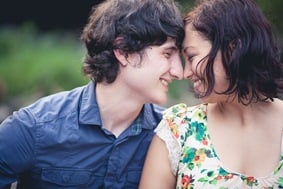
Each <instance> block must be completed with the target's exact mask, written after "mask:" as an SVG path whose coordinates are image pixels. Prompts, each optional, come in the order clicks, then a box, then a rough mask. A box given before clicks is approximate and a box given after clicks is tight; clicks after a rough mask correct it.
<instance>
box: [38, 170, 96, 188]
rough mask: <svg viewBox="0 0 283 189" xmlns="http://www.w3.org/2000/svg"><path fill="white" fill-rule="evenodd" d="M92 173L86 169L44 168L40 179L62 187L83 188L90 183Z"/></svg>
mask: <svg viewBox="0 0 283 189" xmlns="http://www.w3.org/2000/svg"><path fill="white" fill-rule="evenodd" d="M91 176H92V172H91V171H90V170H86V169H73V168H71V169H70V168H44V169H42V173H41V179H42V180H43V181H45V182H48V183H50V184H51V183H52V184H55V185H57V186H64V187H67V186H68V187H76V188H77V187H80V186H81V187H83V186H87V184H88V183H89V182H90V180H91Z"/></svg>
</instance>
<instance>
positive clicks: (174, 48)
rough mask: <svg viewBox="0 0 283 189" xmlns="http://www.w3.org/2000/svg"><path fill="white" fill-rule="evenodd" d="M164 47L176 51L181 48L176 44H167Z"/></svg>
mask: <svg viewBox="0 0 283 189" xmlns="http://www.w3.org/2000/svg"><path fill="white" fill-rule="evenodd" d="M163 49H164V50H174V51H178V50H179V49H178V47H177V46H176V45H170V46H165V47H164V48H163Z"/></svg>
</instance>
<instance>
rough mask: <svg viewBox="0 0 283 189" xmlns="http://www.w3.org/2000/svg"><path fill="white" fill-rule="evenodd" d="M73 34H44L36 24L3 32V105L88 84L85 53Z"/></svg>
mask: <svg viewBox="0 0 283 189" xmlns="http://www.w3.org/2000/svg"><path fill="white" fill-rule="evenodd" d="M77 39H78V37H76V36H74V35H73V34H70V33H67V32H66V33H59V32H56V33H46V34H42V33H41V34H40V33H38V32H37V30H36V28H35V27H34V26H33V25H32V24H26V25H24V26H22V27H19V28H8V27H5V28H1V30H0V97H1V98H0V103H3V102H4V101H9V100H10V99H11V98H13V97H17V96H19V95H26V96H29V95H33V94H38V96H43V95H46V94H50V93H53V92H56V91H60V90H67V89H71V88H73V87H74V86H78V85H81V84H83V83H86V81H87V79H86V78H84V77H83V76H82V73H81V66H82V57H83V51H82V49H83V48H81V45H80V44H79V43H78V40H77Z"/></svg>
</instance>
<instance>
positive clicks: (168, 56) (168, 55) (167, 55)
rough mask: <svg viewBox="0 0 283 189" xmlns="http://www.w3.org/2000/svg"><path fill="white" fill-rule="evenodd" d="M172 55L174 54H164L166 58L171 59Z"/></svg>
mask: <svg viewBox="0 0 283 189" xmlns="http://www.w3.org/2000/svg"><path fill="white" fill-rule="evenodd" d="M171 54H172V53H169V52H166V53H164V56H165V57H166V58H170V56H171Z"/></svg>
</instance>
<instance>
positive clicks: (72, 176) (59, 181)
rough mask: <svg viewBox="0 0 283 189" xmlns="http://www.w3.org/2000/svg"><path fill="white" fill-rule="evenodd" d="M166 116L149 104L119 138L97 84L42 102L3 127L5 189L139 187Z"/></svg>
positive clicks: (0, 182) (0, 167) (0, 170)
mask: <svg viewBox="0 0 283 189" xmlns="http://www.w3.org/2000/svg"><path fill="white" fill-rule="evenodd" d="M121 108H123V107H121ZM162 111H163V108H161V107H159V106H156V105H152V104H145V105H144V107H143V110H142V112H141V113H140V115H139V116H138V117H137V118H136V120H135V121H134V122H133V123H132V124H131V125H130V127H129V128H128V129H126V130H125V131H124V132H123V133H122V134H121V135H119V137H117V138H116V137H115V136H114V135H113V134H112V133H110V132H109V131H107V130H104V129H103V128H102V126H101V118H100V114H99V108H98V105H97V102H96V95H95V83H93V82H90V83H89V84H88V85H86V86H83V87H79V88H76V89H73V90H71V91H67V92H60V93H57V94H54V95H51V96H47V97H44V98H42V99H39V100H38V101H37V102H35V103H33V104H31V105H30V106H28V107H25V108H22V109H20V110H19V111H17V112H14V113H13V115H11V116H9V117H8V118H7V119H6V120H4V121H3V123H2V124H1V125H0V188H1V189H2V188H4V186H7V185H9V184H10V183H13V182H15V181H16V180H17V181H18V187H20V188H24V189H60V188H68V189H75V188H76V189H77V188H84V189H85V188H91V189H96V188H107V189H110V188H117V189H121V188H125V189H131V188H138V183H139V179H140V176H141V171H142V167H143V163H144V159H145V155H146V152H147V149H148V146H149V144H150V141H151V139H152V137H153V135H154V132H153V130H154V128H155V127H156V125H157V124H158V122H159V121H160V120H161V117H162V115H161V113H162ZM117 113H119V112H117ZM109 117H111V115H109Z"/></svg>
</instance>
